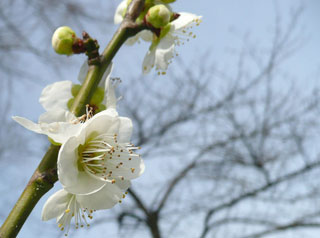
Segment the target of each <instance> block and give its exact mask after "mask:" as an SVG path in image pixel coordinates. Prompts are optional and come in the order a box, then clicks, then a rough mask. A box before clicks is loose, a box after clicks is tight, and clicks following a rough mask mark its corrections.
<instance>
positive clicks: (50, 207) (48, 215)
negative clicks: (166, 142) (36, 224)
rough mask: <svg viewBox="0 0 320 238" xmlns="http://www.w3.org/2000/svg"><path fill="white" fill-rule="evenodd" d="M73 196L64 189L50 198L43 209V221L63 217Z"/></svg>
mask: <svg viewBox="0 0 320 238" xmlns="http://www.w3.org/2000/svg"><path fill="white" fill-rule="evenodd" d="M71 196H72V195H71V194H69V193H68V192H66V191H65V190H64V189H61V190H59V191H58V192H56V193H54V194H53V195H52V196H50V197H49V198H48V200H47V201H46V203H45V204H44V206H43V208H42V213H41V218H42V220H43V221H47V220H50V219H52V218H56V217H59V216H61V214H63V213H64V211H65V209H66V208H67V206H68V203H69V201H70V198H71Z"/></svg>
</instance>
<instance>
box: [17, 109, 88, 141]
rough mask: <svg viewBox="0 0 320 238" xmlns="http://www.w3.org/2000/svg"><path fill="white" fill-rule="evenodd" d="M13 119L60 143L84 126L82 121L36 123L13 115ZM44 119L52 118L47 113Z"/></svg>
mask: <svg viewBox="0 0 320 238" xmlns="http://www.w3.org/2000/svg"><path fill="white" fill-rule="evenodd" d="M47 113H48V114H50V113H52V112H47ZM47 113H45V114H47ZM46 117H48V118H46ZM12 119H13V120H15V121H16V122H18V123H19V124H20V125H22V126H23V127H25V128H26V129H28V130H31V131H33V132H36V133H39V134H44V135H47V136H48V137H50V138H51V139H52V140H53V141H54V142H56V143H58V144H62V143H64V142H65V141H67V140H68V139H69V138H70V137H71V136H75V135H77V134H78V133H79V132H80V129H81V127H82V126H83V125H82V124H80V123H78V124H72V123H69V122H52V123H45V122H40V123H39V124H36V123H34V122H32V121H30V120H28V119H26V118H23V117H12ZM42 119H45V120H48V121H50V120H51V119H50V116H49V115H45V116H44V118H42Z"/></svg>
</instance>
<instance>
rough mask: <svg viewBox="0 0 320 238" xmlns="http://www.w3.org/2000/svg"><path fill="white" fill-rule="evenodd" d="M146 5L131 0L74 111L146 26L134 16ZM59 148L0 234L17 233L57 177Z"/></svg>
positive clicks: (54, 148) (44, 162) (48, 156)
mask: <svg viewBox="0 0 320 238" xmlns="http://www.w3.org/2000/svg"><path fill="white" fill-rule="evenodd" d="M143 6H144V0H133V1H132V3H131V4H130V6H129V7H128V10H127V14H126V16H125V19H124V21H123V22H122V24H121V25H120V27H119V29H118V30H117V32H116V33H115V34H114V36H113V38H112V40H111V41H110V43H109V44H108V46H107V47H106V49H105V50H104V51H103V54H102V55H101V58H100V63H99V64H97V65H91V66H90V67H89V70H88V73H87V76H86V79H85V81H84V83H83V84H82V87H81V89H80V91H79V94H78V95H77V97H76V98H75V101H74V103H73V106H72V108H71V111H72V112H73V113H74V114H75V115H76V116H81V115H83V114H84V113H85V107H86V105H87V104H88V103H89V101H90V99H91V97H92V95H93V93H94V91H95V90H96V88H97V86H98V84H99V82H100V80H101V78H102V76H103V73H104V72H105V70H106V69H107V68H108V66H109V65H110V63H111V60H112V59H113V57H114V56H115V55H116V53H117V52H118V50H119V49H120V47H121V46H122V45H123V43H124V42H125V41H126V40H127V39H128V38H129V37H130V36H133V35H135V34H136V33H138V32H139V31H141V30H142V29H144V27H143V26H141V25H137V24H136V23H135V19H136V18H137V17H138V16H139V14H140V12H141V10H142V8H143ZM59 149H60V147H59V146H54V145H51V146H50V147H49V149H48V151H47V153H46V154H45V156H44V157H43V158H42V160H41V162H40V164H39V166H38V168H37V169H36V170H35V172H34V174H33V175H32V177H31V179H30V181H29V182H28V184H27V186H26V188H25V189H24V191H23V193H22V194H21V196H20V198H19V199H18V201H17V202H16V204H15V206H14V208H13V209H12V210H11V212H10V214H9V216H8V217H7V219H6V221H5V222H4V223H3V225H2V227H1V228H0V238H14V237H16V236H17V234H18V233H19V231H20V229H21V228H22V226H23V224H24V223H25V221H26V219H27V218H28V216H29V215H30V213H31V212H32V210H33V208H34V207H35V205H36V204H37V203H38V201H39V200H40V198H41V197H42V196H43V195H44V194H46V193H47V192H48V191H49V190H50V189H51V188H52V187H53V185H54V183H55V182H56V181H57V180H58V176H57V157H58V153H59Z"/></svg>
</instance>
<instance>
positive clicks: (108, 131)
mask: <svg viewBox="0 0 320 238" xmlns="http://www.w3.org/2000/svg"><path fill="white" fill-rule="evenodd" d="M131 133H132V122H131V120H130V119H129V118H126V117H119V116H118V113H117V111H116V110H115V109H113V108H109V109H107V110H105V111H102V112H100V113H98V114H96V115H95V116H93V117H92V118H91V119H89V120H88V121H87V122H86V123H85V124H84V126H83V127H82V128H81V132H80V133H79V134H78V135H76V136H73V137H70V138H69V139H68V140H67V141H66V142H65V143H64V144H63V145H62V147H61V149H60V151H59V155H58V177H59V181H60V183H61V184H62V186H63V187H64V189H65V190H66V191H68V192H70V193H73V194H90V193H94V192H96V191H99V190H100V189H101V188H102V187H103V186H104V185H105V183H106V182H111V183H112V184H116V183H117V181H118V180H121V181H129V180H131V179H134V178H137V177H139V176H140V175H141V174H142V173H143V171H144V163H143V160H142V159H141V157H140V155H139V154H136V153H135V152H134V150H136V149H138V148H137V147H135V146H133V145H132V144H131V143H130V138H131Z"/></svg>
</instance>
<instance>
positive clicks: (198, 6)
mask: <svg viewBox="0 0 320 238" xmlns="http://www.w3.org/2000/svg"><path fill="white" fill-rule="evenodd" d="M114 2H116V1H114ZM114 5H116V3H115V4H114ZM299 6H302V7H303V8H304V10H303V12H302V15H301V21H300V25H299V30H298V31H297V32H298V33H299V34H300V32H302V34H301V35H299V37H301V39H302V43H303V44H302V45H301V48H300V49H299V50H298V51H297V53H296V54H295V55H294V57H292V58H291V59H290V60H289V61H288V62H287V63H286V65H285V68H286V70H287V71H288V72H289V73H290V75H291V76H292V78H293V79H295V80H296V82H297V83H298V84H301V85H303V87H305V88H306V89H309V88H312V87H313V86H314V85H316V84H317V81H318V80H319V76H320V57H319V54H320V44H319V42H320V30H319V22H320V15H319V12H320V1H318V0H309V1H307V0H306V1H297V0H281V1H280V0H278V1H276V0H275V1H269V0H264V1H263V0H242V1H238V0H225V1H218V0H199V1H191V0H184V1H183V0H180V1H179V0H178V1H177V3H175V4H174V5H173V8H174V10H176V11H177V12H179V11H186V12H192V13H195V14H199V15H202V16H203V22H202V23H201V24H200V26H199V27H197V28H196V29H195V30H194V32H195V33H196V35H197V38H196V39H194V40H191V41H190V42H189V43H188V44H186V45H185V46H182V47H179V48H178V49H177V50H178V52H179V54H180V55H179V56H178V57H181V58H183V59H184V60H185V61H186V62H190V64H192V62H194V61H197V62H201V61H204V60H205V61H213V62H217V63H218V64H219V65H220V66H221V67H222V68H226V69H229V70H231V71H232V70H234V64H235V58H234V57H233V55H232V51H233V49H239V48H241V47H242V45H243V39H244V37H245V36H248V38H247V39H250V41H252V42H254V43H256V44H258V45H262V46H266V47H268V45H269V42H270V40H271V39H272V29H273V27H274V24H275V17H276V10H277V11H278V12H279V15H280V16H281V22H282V23H283V25H284V26H285V25H286V24H287V22H288V16H289V14H290V11H291V10H292V8H297V7H299ZM112 14H113V13H112ZM65 24H66V25H68V22H66V23H65ZM113 29H114V30H115V29H116V27H114V28H113ZM300 30H301V31H300ZM88 31H89V30H88ZM89 32H90V33H91V34H92V35H94V36H96V37H97V38H98V40H99V42H100V44H101V45H102V46H103V45H105V44H106V43H107V40H108V39H110V38H111V32H112V31H111V32H108V34H107V35H105V34H103V32H99V29H90V31H89ZM147 47H148V45H147V44H141V45H138V46H137V47H136V48H133V47H131V48H130V47H128V46H124V47H123V48H122V49H121V50H120V52H119V54H118V55H117V56H116V58H115V60H114V62H115V70H114V74H113V76H115V77H121V79H122V80H126V77H128V76H129V75H132V74H138V75H139V74H141V64H142V60H143V57H144V54H145V52H146V50H147ZM207 51H209V52H210V57H209V58H206V59H203V58H202V57H201V56H202V55H203V54H201V53H204V52H207ZM199 52H200V54H199ZM79 58H80V59H79ZM79 58H78V59H76V61H77V63H76V64H75V65H73V66H72V67H70V66H69V64H73V62H74V58H73V57H69V58H67V59H64V60H65V61H66V63H65V65H64V66H63V67H64V68H63V69H62V75H61V78H60V77H59V78H58V77H57V76H56V75H54V74H50V73H49V71H48V70H45V71H43V72H41V73H42V74H43V75H46V74H47V76H45V77H47V78H48V81H45V82H48V83H49V82H54V81H55V80H66V79H69V80H73V81H76V77H77V67H79V66H80V65H81V61H83V59H84V57H81V56H80V57H79ZM132 62H134V63H132ZM123 66H125V70H123ZM20 67H27V66H26V65H20ZM30 67H32V62H30ZM176 67H177V64H175V63H173V64H172V65H170V66H169V69H168V70H169V71H170V70H173V71H174V70H177V68H176ZM151 74H155V72H151ZM151 78H152V77H151V75H148V76H145V77H144V78H143V80H151ZM161 80H163V84H165V82H166V80H170V79H169V78H167V77H166V76H164V77H161ZM279 85H283V83H281V82H280V83H279ZM284 85H285V84H284ZM44 86H45V83H44V82H42V83H39V84H34V83H27V84H24V85H18V86H16V88H15V92H14V93H15V101H14V104H13V108H12V115H20V116H24V117H27V118H30V119H33V120H37V118H38V116H39V115H40V114H41V112H43V109H42V108H41V106H40V105H39V103H38V97H39V95H40V93H41V90H42V88H43V87H44ZM36 164H37V163H36V161H35V162H34V163H30V165H31V166H30V167H29V166H28V168H27V169H26V170H28V171H26V173H27V174H24V175H23V176H24V177H25V179H27V178H28V177H30V175H31V173H32V171H33V170H34V168H35V166H36ZM149 173H152V171H150V172H149ZM21 179H22V178H21ZM142 179H143V178H142ZM141 181H142V182H143V180H141ZM24 183H25V180H24V181H22V180H19V181H18V182H17V184H16V186H18V187H19V188H20V189H22V188H23V186H24V185H23V184H24ZM51 193H52V192H51ZM17 194H19V191H14V194H13V195H12V196H11V195H10V196H11V197H12V202H11V201H10V202H9V203H11V204H12V205H13V204H14V200H15V199H16V198H15V197H14V196H16V195H17ZM47 197H48V195H46V196H45V197H44V198H43V199H42V200H41V202H40V203H39V204H38V205H37V208H36V209H35V211H34V212H33V214H32V217H33V219H39V220H40V212H41V207H42V205H43V203H44V201H45V199H46V198H47ZM10 200H11V199H10ZM38 224H41V223H36V224H31V221H30V222H29V223H27V224H26V226H25V227H24V228H23V229H22V233H21V236H20V237H32V235H31V234H33V233H32V231H33V229H34V226H35V225H38ZM50 224H51V225H52V226H53V224H54V221H52V222H51V223H50ZM46 225H47V224H43V226H44V227H45V226H46ZM51 225H50V226H51ZM96 232H99V229H97V230H91V231H89V233H87V232H80V231H78V233H77V234H74V236H73V237H80V238H81V237H87V236H86V235H88V234H91V235H92V236H96V237H99V236H98V234H96ZM116 232H117V230H114V233H116ZM52 237H56V234H55V233H53V234H52ZM146 237H148V236H146Z"/></svg>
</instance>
